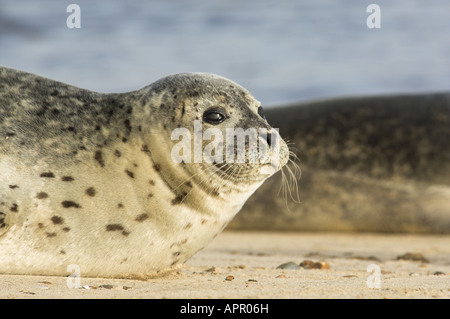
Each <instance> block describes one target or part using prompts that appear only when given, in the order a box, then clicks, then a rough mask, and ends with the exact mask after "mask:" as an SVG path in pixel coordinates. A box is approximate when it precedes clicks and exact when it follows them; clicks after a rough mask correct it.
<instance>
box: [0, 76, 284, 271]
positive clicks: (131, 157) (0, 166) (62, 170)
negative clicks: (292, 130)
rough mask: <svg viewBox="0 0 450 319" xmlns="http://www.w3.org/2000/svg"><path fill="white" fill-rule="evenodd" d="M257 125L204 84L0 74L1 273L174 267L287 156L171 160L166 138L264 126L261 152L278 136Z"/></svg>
mask: <svg viewBox="0 0 450 319" xmlns="http://www.w3.org/2000/svg"><path fill="white" fill-rule="evenodd" d="M263 115H264V114H263V112H262V107H261V104H260V103H259V102H258V101H257V100H255V99H254V98H253V97H252V95H251V94H250V93H249V92H248V91H247V90H245V89H244V88H242V87H241V86H239V85H238V84H236V83H234V82H232V81H230V80H228V79H225V78H223V77H220V76H217V75H213V74H206V73H183V74H176V75H171V76H167V77H165V78H163V79H161V80H159V81H156V82H155V83H153V84H151V85H149V86H146V87H144V88H142V89H140V90H136V91H132V92H127V93H114V94H104V93H97V92H92V91H88V90H84V89H80V88H77V87H73V86H70V85H66V84H64V83H60V82H56V81H53V80H50V79H47V78H43V77H39V76H36V75H33V74H29V73H25V72H22V71H17V70H13V69H9V68H5V67H1V68H0V181H1V183H0V273H3V274H33V275H66V276H67V275H68V269H67V267H68V266H69V265H72V264H75V265H77V266H78V267H79V269H80V273H81V275H82V276H85V277H116V278H122V277H126V278H130V277H131V278H145V277H146V276H152V275H154V274H157V273H158V272H161V271H164V270H167V269H173V268H176V267H177V266H178V265H180V264H182V263H183V262H185V261H186V260H187V259H188V258H190V257H191V256H192V255H193V254H195V253H196V252H197V251H199V250H200V249H202V248H203V247H205V246H206V245H207V244H208V243H209V242H210V241H211V240H212V239H213V238H214V237H215V236H216V235H217V234H218V233H220V232H221V231H222V230H223V229H224V228H225V226H226V225H227V224H228V223H229V222H230V220H231V219H232V218H233V217H234V215H235V214H236V213H237V212H238V211H239V210H240V209H241V207H242V205H243V204H244V203H245V201H246V200H247V199H248V197H249V196H250V195H251V194H252V193H253V192H254V191H255V190H256V189H257V188H258V187H259V186H260V185H261V184H262V183H263V182H264V180H265V179H266V178H268V177H269V176H270V175H271V174H273V173H275V172H276V171H278V170H280V169H281V167H283V166H284V165H285V164H286V162H287V161H288V157H289V154H288V153H289V151H288V148H287V146H286V144H285V143H284V142H283V141H282V140H280V141H279V149H278V150H277V152H276V153H277V154H276V156H277V161H267V162H256V163H249V162H243V163H238V162H236V163H228V162H227V163H220V162H219V161H213V162H206V161H201V162H199V163H187V162H186V161H178V162H177V161H175V160H174V158H173V156H172V153H173V152H172V151H171V150H172V149H173V147H174V146H175V145H176V143H178V141H177V140H174V139H173V136H172V134H171V132H173V131H174V130H175V129H177V128H186V129H188V130H189V132H192V133H194V132H193V122H194V121H200V122H201V124H202V125H203V126H202V130H203V131H206V130H207V129H208V128H216V129H219V130H220V131H221V132H225V130H226V129H228V128H236V127H239V128H242V129H248V128H256V127H257V128H265V129H267V132H269V133H268V135H266V138H265V139H264V140H263V142H264V143H266V147H267V146H268V145H267V144H270V143H271V139H269V138H268V136H271V137H272V138H273V136H277V137H278V136H279V135H277V134H278V133H277V131H276V130H273V129H272V128H271V127H270V126H269V125H268V123H267V121H266V120H265V119H264V118H263ZM194 137H195V135H194ZM189 142H190V141H189ZM206 142H207V141H202V143H203V144H202V145H205V143H206ZM260 142H261V140H260ZM246 145H247V144H246ZM223 147H224V148H225V147H226V145H225V144H224V145H223ZM267 149H268V152H267V154H266V155H267V156H268V158H270V159H274V158H273V157H275V152H274V151H273V150H272V148H270V147H267ZM233 150H234V149H232V151H233ZM245 151H246V152H247V153H248V154H247V155H249V153H250V151H251V150H250V149H249V148H248V147H247V148H246V149H245ZM184 155H186V154H184ZM274 163H276V164H274ZM262 168H265V170H262Z"/></svg>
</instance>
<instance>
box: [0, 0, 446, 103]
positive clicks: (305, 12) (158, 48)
mask: <svg viewBox="0 0 450 319" xmlns="http://www.w3.org/2000/svg"><path fill="white" fill-rule="evenodd" d="M71 3H76V4H78V5H79V6H80V8H81V28H80V29H69V28H68V27H67V25H66V19H67V17H68V16H69V15H70V13H68V12H66V8H67V6H68V5H69V4H71ZM371 3H376V4H378V5H379V6H380V8H381V28H380V29H369V28H368V27H367V25H366V19H367V17H368V16H369V14H370V13H367V12H366V8H367V6H368V5H369V4H371ZM449 17H450V1H448V0H428V1H425V0H395V1H393V0H378V1H375V0H371V1H364V0H345V1H344V0H340V1H339V0H314V1H313V0H311V1H298V0H297V1H287V0H285V1H280V0H278V1H272V0H247V1H238V0H220V1H211V0H183V1H182V0H176V1H167V0H158V1H136V0H134V1H133V0H131V1H123V0H121V1H119V0H108V1H106V0H97V1H88V0H71V1H61V0H21V1H17V0H0V65H3V66H8V67H12V68H17V69H21V70H25V71H29V72H32V73H36V74H39V75H43V76H46V77H49V78H52V79H55V80H59V81H62V82H66V83H69V84H72V85H76V86H79V87H82V88H86V89H90V90H95V91H100V92H124V91H129V90H134V89H138V88H140V87H143V86H145V85H148V84H150V83H151V82H153V81H155V80H157V79H159V78H161V77H163V76H165V75H168V74H173V73H179V72H211V73H217V74H220V75H222V76H225V77H228V78H230V79H232V80H234V81H236V82H238V83H240V84H241V85H243V86H244V87H246V88H247V89H249V90H250V91H251V92H252V93H253V95H254V96H255V97H256V98H257V99H258V100H260V101H261V102H262V103H263V105H280V104H284V103H291V102H296V101H302V100H312V99H323V98H331V97H339V96H355V95H358V96H361V95H375V94H394V93H418V92H437V91H450V18H449Z"/></svg>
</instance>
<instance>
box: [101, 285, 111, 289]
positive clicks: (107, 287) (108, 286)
mask: <svg viewBox="0 0 450 319" xmlns="http://www.w3.org/2000/svg"><path fill="white" fill-rule="evenodd" d="M98 287H99V288H105V289H112V288H113V287H114V286H113V285H100V286H98Z"/></svg>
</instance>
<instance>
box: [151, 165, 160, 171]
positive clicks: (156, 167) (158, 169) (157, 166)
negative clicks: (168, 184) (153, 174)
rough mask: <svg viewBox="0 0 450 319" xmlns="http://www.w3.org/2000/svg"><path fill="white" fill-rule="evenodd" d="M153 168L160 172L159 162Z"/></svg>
mask: <svg viewBox="0 0 450 319" xmlns="http://www.w3.org/2000/svg"><path fill="white" fill-rule="evenodd" d="M153 168H154V169H155V171H157V172H159V171H160V170H161V166H160V165H159V164H155V165H153Z"/></svg>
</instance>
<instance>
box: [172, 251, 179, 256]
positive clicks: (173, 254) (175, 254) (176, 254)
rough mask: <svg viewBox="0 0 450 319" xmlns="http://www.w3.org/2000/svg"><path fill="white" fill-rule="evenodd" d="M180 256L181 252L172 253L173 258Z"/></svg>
mask: <svg viewBox="0 0 450 319" xmlns="http://www.w3.org/2000/svg"><path fill="white" fill-rule="evenodd" d="M180 254H181V251H176V252H174V253H172V256H173V257H178V256H180Z"/></svg>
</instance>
